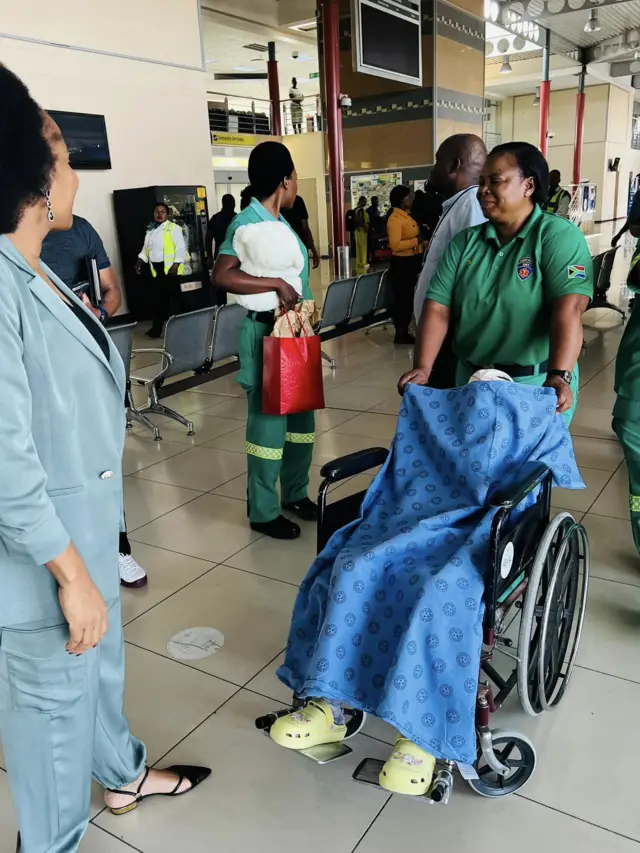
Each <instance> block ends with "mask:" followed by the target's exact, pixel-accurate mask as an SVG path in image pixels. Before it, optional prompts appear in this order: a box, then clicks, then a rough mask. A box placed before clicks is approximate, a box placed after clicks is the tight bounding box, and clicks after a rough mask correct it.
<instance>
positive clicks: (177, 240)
mask: <svg viewBox="0 0 640 853" xmlns="http://www.w3.org/2000/svg"><path fill="white" fill-rule="evenodd" d="M153 221H154V225H153V226H152V227H151V228H150V229H149V230H148V231H147V233H146V235H145V238H144V245H143V247H142V250H141V252H140V254H139V255H138V260H137V261H136V272H137V273H138V275H140V274H141V273H142V270H143V269H144V264H149V269H150V272H151V276H152V278H153V288H154V293H153V297H154V298H153V324H152V326H151V328H150V329H149V331H148V332H147V336H148V337H150V338H160V337H162V328H163V326H164V324H165V322H166V321H167V320H168V319H169V317H170V316H171V299H172V297H173V298H174V299H176V300H177V301H180V298H181V291H180V282H179V279H178V276H181V275H183V274H184V262H185V259H186V256H187V246H186V243H185V241H184V234H183V233H182V228H180V226H179V225H176V223H175V222H171V220H170V219H169V208H168V207H167V205H166V204H162V203H161V204H157V205H156V206H155V209H154V211H153Z"/></svg>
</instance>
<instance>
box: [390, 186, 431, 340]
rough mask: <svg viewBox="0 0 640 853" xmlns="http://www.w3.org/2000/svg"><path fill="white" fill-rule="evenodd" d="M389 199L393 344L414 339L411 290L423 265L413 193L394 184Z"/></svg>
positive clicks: (407, 188)
mask: <svg viewBox="0 0 640 853" xmlns="http://www.w3.org/2000/svg"><path fill="white" fill-rule="evenodd" d="M389 200H390V202H391V207H392V208H393V209H392V211H391V214H390V216H389V219H388V220H387V235H388V237H389V248H390V249H391V252H392V258H391V267H390V270H389V275H390V276H391V289H392V293H393V309H392V315H393V325H394V326H395V328H396V336H395V339H394V343H396V344H413V343H415V338H414V337H413V335H411V334H409V324H410V323H411V315H412V314H413V292H414V290H415V287H416V284H417V281H418V276H419V275H420V269H421V267H422V251H423V247H422V245H421V243H420V226H419V225H418V223H417V222H416V221H415V219H413V218H412V216H411V214H410V210H411V205H412V203H413V195H412V193H411V190H410V189H409V187H403V186H399V187H394V188H393V189H392V190H391V196H390V198H389Z"/></svg>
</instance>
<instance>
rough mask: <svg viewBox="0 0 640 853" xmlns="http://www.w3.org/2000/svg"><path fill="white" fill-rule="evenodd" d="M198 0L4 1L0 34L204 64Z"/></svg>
mask: <svg viewBox="0 0 640 853" xmlns="http://www.w3.org/2000/svg"><path fill="white" fill-rule="evenodd" d="M197 3H198V0H133V1H132V0H107V2H104V0H56V2H55V3H54V2H50V0H21V2H20V3H17V2H10V0H6V2H4V3H0V34H2V35H14V36H27V37H28V38H30V39H35V40H42V41H46V42H54V43H57V44H62V45H65V44H68V45H74V46H76V47H82V48H86V49H89V50H101V51H105V52H108V53H119V54H126V55H129V56H141V57H144V58H145V59H151V60H156V61H158V62H164V63H170V62H171V63H175V64H178V65H192V66H196V67H198V68H200V67H201V66H202V56H201V50H200V29H199V26H198V6H197Z"/></svg>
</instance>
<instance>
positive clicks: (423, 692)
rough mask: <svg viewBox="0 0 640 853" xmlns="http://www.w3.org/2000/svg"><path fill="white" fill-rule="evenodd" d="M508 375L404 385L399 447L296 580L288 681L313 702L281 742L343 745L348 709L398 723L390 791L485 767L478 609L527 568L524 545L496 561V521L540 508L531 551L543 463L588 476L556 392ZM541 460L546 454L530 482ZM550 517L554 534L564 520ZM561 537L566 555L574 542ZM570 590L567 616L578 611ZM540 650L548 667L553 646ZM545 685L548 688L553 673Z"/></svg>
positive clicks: (301, 709)
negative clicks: (441, 773) (451, 771)
mask: <svg viewBox="0 0 640 853" xmlns="http://www.w3.org/2000/svg"><path fill="white" fill-rule="evenodd" d="M482 374H483V377H484V378H493V376H495V374H493V373H490V372H488V371H483V372H482ZM504 378H505V379H506V380H509V381H484V379H482V380H481V381H475V382H472V383H470V384H467V385H465V386H464V387H462V388H458V389H454V390H450V391H440V390H436V389H432V388H422V387H419V386H417V385H413V384H408V385H407V386H406V388H405V392H404V397H403V401H402V407H401V409H400V414H399V419H398V426H397V431H396V435H395V438H394V441H393V444H392V447H391V450H390V452H389V454H388V456H387V459H386V462H385V463H384V465H383V466H382V469H381V470H380V472H379V473H378V474H377V476H376V478H375V480H374V482H373V483H372V485H371V487H370V488H369V490H368V491H367V493H366V495H365V497H364V501H363V502H362V506H361V508H360V510H359V513H358V514H357V517H356V518H355V519H354V520H351V521H350V522H349V523H347V524H346V526H344V527H342V528H341V529H339V530H337V532H336V533H334V534H333V535H332V536H331V538H330V539H329V541H328V543H327V545H326V547H324V548H323V549H322V550H321V552H320V554H319V556H318V557H317V559H316V560H315V562H314V563H313V565H312V566H311V569H310V571H309V573H308V574H307V576H306V578H305V580H304V582H303V583H302V585H301V587H300V592H299V595H298V598H297V601H296V604H295V607H294V613H293V619H292V623H291V628H290V633H289V640H288V644H287V649H286V654H285V660H284V663H283V665H282V666H281V668H280V669H279V670H278V677H279V678H280V679H281V681H283V682H284V683H285V684H286V685H288V686H289V687H290V688H291V689H292V690H293V692H294V696H295V697H296V699H297V700H302V702H303V703H304V704H302V706H298V708H297V710H292V711H291V712H289V713H287V714H285V715H283V716H279V717H278V718H277V719H275V722H273V723H272V724H270V735H271V738H272V739H273V740H274V741H275V742H276V743H277V744H279V745H280V746H282V747H285V748H287V749H291V750H309V749H310V748H313V747H318V746H319V745H322V744H336V743H339V742H340V741H342V740H344V738H345V737H347V735H348V727H347V724H346V714H347V712H348V709H354V708H355V709H360V710H361V711H362V712H366V713H369V714H373V715H375V716H376V717H379V718H381V719H383V720H385V721H387V722H389V723H390V724H391V725H393V726H394V728H395V729H396V730H397V740H396V744H395V747H394V749H393V751H392V753H391V755H390V757H389V759H388V760H387V762H386V763H385V764H384V766H382V768H381V770H380V774H379V784H380V785H381V786H382V787H384V788H385V789H387V790H389V791H392V792H396V793H401V794H408V795H425V794H426V793H427V792H428V791H429V790H430V786H431V784H432V776H433V771H434V767H435V762H436V759H440V760H444V761H449V762H454V761H455V762H460V763H463V764H475V763H476V757H477V752H476V750H477V745H476V725H477V718H476V709H477V706H478V703H479V702H480V701H481V700H482V701H484V705H485V706H486V704H487V702H486V698H485V693H484V692H483V691H484V686H483V685H479V678H478V676H479V672H480V668H481V648H482V644H483V613H484V610H485V606H486V607H487V608H491V610H492V611H493V610H494V609H495V603H496V602H495V599H494V592H492V594H491V597H490V598H488V599H487V600H486V601H485V600H484V592H485V586H486V585H488V586H489V587H490V588H491V589H492V590H493V581H492V579H493V578H494V577H495V576H496V573H497V577H498V578H502V583H503V585H505V587H506V593H505V595H511V599H510V600H513V598H514V596H516V595H517V593H518V590H520V589H521V588H522V586H523V579H522V578H523V576H524V575H523V572H524V568H523V566H522V565H521V564H520V563H519V562H518V560H514V559H513V555H514V546H513V544H511V551H510V552H509V551H508V549H506V546H505V550H504V551H503V552H502V557H501V558H500V560H497V558H496V556H495V553H493V552H496V553H497V552H498V550H499V549H498V547H497V545H495V543H494V531H495V530H496V529H501V525H502V524H503V522H506V520H507V519H511V520H513V521H515V520H516V518H517V517H521V518H533V517H531V516H526V515H523V513H525V511H528V510H526V508H527V507H529V508H530V509H535V508H537V507H539V512H538V513H537V515H536V516H535V517H536V519H537V521H536V526H535V528H533V527H532V526H531V524H529V531H528V538H529V540H531V539H532V538H533V539H534V540H536V541H535V545H534V551H535V547H536V546H537V544H538V543H539V542H540V540H541V539H543V540H545V541H546V539H548V538H549V537H548V536H546V538H545V536H543V535H542V530H544V527H545V526H546V525H547V524H549V519H550V511H549V505H550V497H549V491H548V489H546V488H545V489H543V497H542V498H541V499H540V498H539V501H538V503H536V492H535V487H536V486H537V485H538V484H539V483H540V482H542V479H543V477H545V476H546V473H545V472H547V469H549V470H550V472H551V474H552V475H553V479H554V481H555V483H556V484H558V485H562V486H563V487H565V488H584V484H583V483H582V480H581V479H580V475H579V473H578V470H577V468H576V463H575V458H574V454H573V450H572V445H571V439H570V436H569V433H568V429H567V426H566V424H565V422H564V420H563V419H562V418H560V417H557V414H556V407H557V400H556V392H555V389H552V388H543V387H530V386H526V385H521V384H516V383H514V382H512V381H510V378H509V377H504ZM383 455H384V451H383ZM345 461H349V460H348V459H347V460H338V461H337V462H335V463H333V466H334V467H335V468H336V469H338V468H339V467H340V466H341V463H344V462H345ZM532 462H535V463H538V465H537V466H534V468H536V470H537V471H538V473H537V474H536V476H535V477H533V478H532V477H531V474H530V473H529V472H530V468H529V467H528V466H530V465H531V463H532ZM545 466H546V467H545ZM329 467H330V466H327V468H329ZM540 469H541V470H542V472H543V474H542V475H541V474H540ZM324 475H325V476H327V477H331V474H330V473H327V474H324ZM336 476H337V475H336ZM497 486H500V487H501V489H502V496H500V495H498V497H497V498H496V497H494V492H495V489H496V487H497ZM505 495H507V497H505ZM514 495H517V496H516V497H514ZM538 497H539V496H538ZM540 500H542V503H540ZM322 505H323V500H321V507H322ZM356 512H357V510H356ZM498 513H502V515H500V518H499V519H498ZM352 518H353V516H352ZM496 519H498V521H496ZM540 520H542V525H543V526H542V528H541V527H540V526H539V521H540ZM565 521H566V522H567V524H568V525H569V527H570V532H569V534H568V535H569V538H570V536H571V535H573V532H574V530H575V529H576V527H577V526H576V525H575V523H574V522H573V519H570V520H569V516H568V514H566V519H565V518H564V517H563V519H562V523H563V524H564V523H565ZM498 522H499V523H498ZM523 523H524V522H523ZM532 523H533V522H532ZM496 525H497V527H496ZM505 526H506V524H505ZM550 528H552V538H553V537H555V536H556V532H555V531H556V530H557V529H558V526H557V525H556V526H555V527H554V525H553V522H552V523H551V525H550ZM567 529H568V528H567ZM513 535H514V537H515V538H514V540H513V541H516V539H518V541H519V534H518V536H517V537H516V534H515V533H514V534H513ZM563 535H564V534H563ZM554 541H555V539H554ZM563 541H564V540H563ZM568 541H569V540H568V539H567V542H568ZM501 547H502V545H501ZM562 547H563V548H564V551H563V552H562V554H561V556H562V557H564V553H565V552H566V550H567V548H569V549H570V548H571V547H573V546H571V543H570V542H569V544H568V545H567V546H566V547H565V546H564V545H563V546H562ZM521 550H522V549H520V550H519V551H518V552H517V553H518V554H520V552H521ZM509 553H510V555H511V557H510V559H509V557H508V556H505V555H508V554H509ZM527 555H528V556H527V560H530V551H527ZM523 559H524V558H523ZM545 560H546V557H545V559H544V560H543V561H542V565H543V566H544V565H546V562H545ZM537 563H538V564H540V560H539V559H538V561H537ZM572 565H573V564H572ZM576 565H577V564H576ZM505 566H506V570H505ZM538 568H540V565H538ZM565 574H566V576H567V580H566V581H565ZM578 574H579V571H578V570H575V571H574V570H573V569H571V572H569V573H567V572H565V569H564V567H563V568H562V581H561V582H560V586H561V587H562V595H563V596H564V594H565V589H568V588H569V587H570V586H571V590H573V589H574V586H573V585H572V584H573V581H570V577H569V575H570V576H571V578H574V576H575V577H576V578H577V575H578ZM527 577H528V575H527ZM535 583H536V585H537V584H538V581H537V580H536V582H535ZM552 586H555V583H554V584H552ZM559 588H560V587H559ZM533 592H534V600H535V601H537V598H536V596H537V591H536V590H534V591H533ZM570 597H571V601H572V602H573V603H572V604H570V605H569V606H568V607H566V608H564V610H563V613H564V612H566V613H568V612H569V611H570V610H575V609H576V608H575V601H574V599H573V592H572V593H571V596H570ZM560 610H561V608H559V607H555V608H553V613H554V618H557V619H560V622H557V621H556V622H555V623H554V628H553V629H552V630H550V632H549V633H550V636H551V635H553V637H554V638H556V639H557V644H556V645H557V646H558V648H557V649H556V650H555V651H554V654H556V651H557V652H558V654H559V655H560V657H562V658H564V657H565V654H566V652H567V645H566V644H565V640H564V639H563V638H564V637H565V636H566V632H564V631H563V630H561V628H562V625H561V623H562V619H563V618H564V617H562V618H561V617H559V616H558V613H559V612H560ZM571 618H572V619H573V617H571ZM570 630H571V624H569V633H570ZM492 631H493V628H492ZM545 631H546V629H545ZM484 637H485V643H486V642H487V634H486V633H485V634H484ZM555 641H556V640H555V639H554V640H553V642H555ZM554 648H555V647H554ZM558 650H559V651H558ZM543 659H544V662H545V666H547V662H548V661H547V655H546V653H545V655H543ZM536 661H538V658H536ZM536 661H534V662H533V663H534V664H535V666H537V663H536ZM485 671H487V670H485ZM528 677H529V673H528V672H527V673H526V678H525V681H526V680H528ZM553 677H554V678H556V676H553ZM567 677H568V676H567ZM494 678H495V680H496V681H498V682H499V680H500V679H499V676H497V674H496V675H495V676H494ZM543 682H544V684H545V685H546V686H547V687H550V688H551V687H553V685H552V684H551V681H550V679H549V677H548V673H547V672H546V670H545V672H544V673H543ZM505 684H506V682H505ZM511 687H513V684H511ZM509 689H510V688H509ZM525 689H527V688H525ZM563 689H564V688H563ZM481 694H482V695H481ZM541 695H543V696H544V703H547V704H548V702H549V701H550V702H551V704H553V701H554V700H553V699H550V698H549V697H548V696H545V695H544V690H543V691H542V694H541ZM535 701H536V702H537V699H536V700H535ZM533 712H534V713H537V712H538V711H537V710H534V711H533ZM487 713H488V712H487ZM274 716H276V715H274ZM257 725H259V727H263V728H266V727H265V726H261V725H260V721H257ZM478 728H479V729H480V726H478ZM487 732H488V729H487ZM489 738H490V733H489ZM489 742H490V743H491V740H489ZM534 756H535V753H534ZM531 772H532V771H531ZM527 778H528V777H527ZM520 784H523V783H520ZM509 792H510V791H509V790H508V789H506V790H503V791H502V793H509Z"/></svg>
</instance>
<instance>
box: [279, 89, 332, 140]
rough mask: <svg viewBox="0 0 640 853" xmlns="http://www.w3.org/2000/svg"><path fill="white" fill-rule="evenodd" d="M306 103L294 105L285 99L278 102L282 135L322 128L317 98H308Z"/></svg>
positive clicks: (315, 130)
mask: <svg viewBox="0 0 640 853" xmlns="http://www.w3.org/2000/svg"><path fill="white" fill-rule="evenodd" d="M307 100H308V103H302V104H300V105H296V104H294V103H292V102H291V100H289V99H287V100H286V101H281V102H280V109H281V111H282V135H283V136H291V135H292V134H296V133H317V132H318V131H321V130H324V124H323V121H322V114H321V107H320V102H319V99H316V98H308V99H307Z"/></svg>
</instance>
